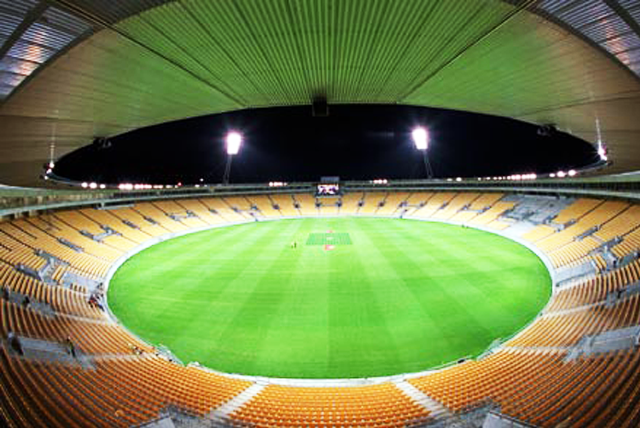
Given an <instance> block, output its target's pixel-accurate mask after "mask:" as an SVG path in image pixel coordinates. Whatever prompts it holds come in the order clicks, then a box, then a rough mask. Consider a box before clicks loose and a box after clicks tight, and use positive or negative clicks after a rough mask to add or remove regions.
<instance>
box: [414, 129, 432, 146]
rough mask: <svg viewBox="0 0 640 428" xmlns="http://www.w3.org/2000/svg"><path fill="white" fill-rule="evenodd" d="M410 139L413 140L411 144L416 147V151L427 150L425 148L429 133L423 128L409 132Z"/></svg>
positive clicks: (427, 143) (427, 144)
mask: <svg viewBox="0 0 640 428" xmlns="http://www.w3.org/2000/svg"><path fill="white" fill-rule="evenodd" d="M411 138H413V143H414V144H415V145H416V149H418V150H427V147H428V146H429V133H428V132H427V130H426V129H425V128H423V127H418V128H415V129H414V130H413V131H412V132H411Z"/></svg>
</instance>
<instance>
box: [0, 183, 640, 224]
mask: <svg viewBox="0 0 640 428" xmlns="http://www.w3.org/2000/svg"><path fill="white" fill-rule="evenodd" d="M342 189H343V191H344V192H350V191H420V190H431V191H437V190H449V191H490V192H491V191H493V192H515V193H535V194H546V195H556V196H557V195H576V196H590V197H610V198H611V197H612V198H622V199H628V200H640V174H635V175H625V176H608V177H597V178H574V179H541V180H532V181H500V180H488V181H487V180H481V181H478V180H477V179H460V180H459V181H458V180H451V179H433V180H391V181H388V182H386V183H384V184H378V183H374V182H373V181H345V182H343V183H342ZM296 192H300V193H312V192H315V183H311V182H300V183H289V184H287V185H286V186H283V187H271V186H269V184H267V183H261V184H233V185H222V184H212V185H194V186H185V187H180V188H164V189H145V190H117V189H104V190H95V189H93V190H92V189H80V188H76V189H72V190H68V189H67V190H56V189H27V188H15V187H0V216H6V215H12V214H19V213H21V212H25V211H30V210H39V211H42V210H50V209H58V208H63V207H70V206H83V205H84V206H87V205H89V206H91V205H95V206H102V207H108V206H117V205H119V204H120V205H122V204H126V203H131V202H135V201H142V200H154V199H169V198H188V197H207V196H214V195H219V196H224V195H236V194H249V195H250V194H264V193H269V194H274V193H296Z"/></svg>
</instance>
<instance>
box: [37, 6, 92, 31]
mask: <svg viewBox="0 0 640 428" xmlns="http://www.w3.org/2000/svg"><path fill="white" fill-rule="evenodd" d="M40 22H42V23H43V24H47V25H49V26H51V27H54V28H57V29H59V30H61V31H65V32H67V33H68V34H74V35H80V34H82V33H84V32H85V31H89V30H90V29H91V26H90V25H88V24H87V23H86V22H84V21H83V20H81V19H79V18H76V17H75V16H73V15H71V14H69V13H67V12H64V11H62V10H60V9H58V8H56V7H49V8H48V9H47V10H46V11H45V12H44V14H43V15H42V18H41V19H40Z"/></svg>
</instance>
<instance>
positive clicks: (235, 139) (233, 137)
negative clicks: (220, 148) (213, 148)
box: [226, 131, 242, 155]
mask: <svg viewBox="0 0 640 428" xmlns="http://www.w3.org/2000/svg"><path fill="white" fill-rule="evenodd" d="M226 141H227V154H228V155H237V154H238V152H239V151H240V146H241V145H242V135H241V134H240V133H239V132H236V131H231V132H229V133H228V134H227V138H226Z"/></svg>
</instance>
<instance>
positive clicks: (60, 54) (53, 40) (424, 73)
mask: <svg viewBox="0 0 640 428" xmlns="http://www.w3.org/2000/svg"><path fill="white" fill-rule="evenodd" d="M639 61H640V2H638V1H637V0H562V1H561V0H539V1H536V0H508V1H507V0H504V1H503V0H476V1H468V0H446V1H444V0H260V1H256V0H179V1H165V0H142V1H141V0H138V1H133V0H129V1H125V0H0V129H1V131H0V182H4V183H10V184H22V185H26V184H34V183H37V182H38V176H39V174H40V173H41V172H42V164H43V163H45V162H47V161H49V160H50V159H51V158H57V157H59V156H61V155H63V154H65V153H68V152H69V151H71V150H74V149H76V148H78V147H80V146H82V145H85V144H87V143H89V142H91V140H93V138H94V137H97V136H113V135H117V134H120V133H122V132H126V131H129V130H132V129H136V128H139V127H143V126H148V125H152V124H156V123H161V122H166V121H170V120H176V119H182V118H186V117H192V116H198V115H204V114H211V113H217V112H224V111H230V110H235V109H242V108H247V107H266V106H281V105H299V104H308V103H310V102H311V100H312V98H313V97H314V96H316V95H319V94H322V95H326V96H327V98H328V101H329V103H400V104H411V105H424V106H430V107H443V108H452V109H460V110H467V111H475V112H481V113H488V114H495V115H501V116H508V117H513V118H516V119H520V120H525V121H530V122H534V123H539V124H556V125H557V126H558V128H559V129H561V130H564V131H568V132H570V133H572V134H574V135H577V136H579V137H581V138H584V139H586V140H587V141H590V142H594V143H595V142H596V141H598V140H599V139H601V140H602V141H604V142H605V143H606V144H607V146H608V148H609V155H610V159H612V160H613V166H612V167H611V168H609V169H608V170H607V171H609V172H620V171H629V170H636V169H640V120H638V119H639V117H640V113H639V112H640V78H639V77H638V73H640V62H639ZM496 131H497V132H499V130H496ZM513 147H514V150H517V149H518V142H517V141H514V142H513ZM549 155H550V156H552V155H553V154H552V153H550V154H549Z"/></svg>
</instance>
